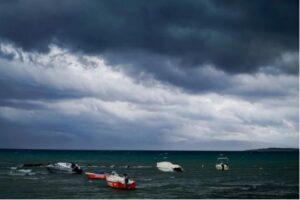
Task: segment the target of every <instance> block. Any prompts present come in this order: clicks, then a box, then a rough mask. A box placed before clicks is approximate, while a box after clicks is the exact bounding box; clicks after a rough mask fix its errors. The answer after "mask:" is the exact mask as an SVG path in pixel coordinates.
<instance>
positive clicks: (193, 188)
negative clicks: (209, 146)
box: [0, 150, 299, 199]
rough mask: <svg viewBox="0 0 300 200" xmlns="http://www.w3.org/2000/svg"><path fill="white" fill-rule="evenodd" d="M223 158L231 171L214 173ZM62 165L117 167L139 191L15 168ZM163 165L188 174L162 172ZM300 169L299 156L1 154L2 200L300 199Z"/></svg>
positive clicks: (95, 168)
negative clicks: (18, 171) (173, 165)
mask: <svg viewBox="0 0 300 200" xmlns="http://www.w3.org/2000/svg"><path fill="white" fill-rule="evenodd" d="M220 153H223V154H224V155H226V156H227V157H229V159H230V162H229V164H230V171H226V172H221V171H216V170H215V163H216V158H217V157H218V155H219V154H220ZM58 161H63V162H76V163H79V164H80V165H81V166H82V168H83V169H84V170H85V171H102V172H110V171H111V170H112V168H110V166H111V165H115V168H114V169H115V170H116V171H117V172H119V173H127V174H128V175H129V176H130V177H131V178H132V179H134V180H135V181H136V182H137V189H136V190H134V191H124V190H116V189H112V188H109V187H108V186H107V185H106V182H105V181H102V180H100V181H88V180H87V179H86V177H85V176H84V175H68V174H65V175H62V174H50V173H48V171H47V170H46V169H45V168H44V167H29V168H26V169H32V173H31V174H30V175H26V176H22V175H19V174H16V173H13V171H14V170H12V169H11V167H16V166H19V165H21V164H23V163H43V164H46V163H50V162H58ZM159 161H170V162H173V163H176V164H179V165H181V166H182V167H183V168H184V170H185V171H184V172H183V173H172V172H169V173H166V172H161V171H159V170H158V169H157V168H156V167H155V166H156V162H159ZM125 165H129V168H125V167H124V166H125ZM24 169H25V168H24ZM298 170H299V153H298V152H246V151H245V152H206V151H192V152H191V151H44V150H38V151H30V150H0V198H197V199H199V198H299V171H298Z"/></svg>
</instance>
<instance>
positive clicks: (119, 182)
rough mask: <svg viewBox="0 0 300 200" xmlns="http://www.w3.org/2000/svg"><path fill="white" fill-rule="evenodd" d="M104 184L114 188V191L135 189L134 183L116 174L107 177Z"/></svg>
mask: <svg viewBox="0 0 300 200" xmlns="http://www.w3.org/2000/svg"><path fill="white" fill-rule="evenodd" d="M126 179H127V180H126ZM106 182H107V185H108V186H109V187H112V188H116V189H125V190H134V189H136V183H135V181H133V180H130V179H128V178H126V177H125V176H120V175H118V174H117V173H116V172H112V174H111V175H108V176H107V177H106ZM125 182H127V183H125Z"/></svg>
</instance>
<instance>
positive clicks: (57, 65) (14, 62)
mask: <svg viewBox="0 0 300 200" xmlns="http://www.w3.org/2000/svg"><path fill="white" fill-rule="evenodd" d="M1 49H2V52H5V54H6V55H11V58H10V59H3V58H2V59H0V72H1V77H2V78H1V82H2V83H1V84H3V85H6V86H7V87H6V88H8V89H7V90H9V91H7V90H2V93H1V105H2V106H1V107H0V117H1V123H2V126H1V127H2V129H3V131H5V132H6V133H5V134H2V135H1V141H2V143H1V144H0V145H1V146H16V145H17V146H20V147H27V148H29V147H31V146H33V147H36V148H42V147H44V148H56V147H57V146H60V145H62V144H64V147H67V148H77V147H78V148H107V149H110V148H116V149H122V148H123V149H126V148H127V149H128V148H129V149H132V148H133V149H134V148H137V149H143V148H146V149H245V148H254V147H262V146H266V145H276V146H296V145H297V138H298V123H297V120H298V115H297V108H298V93H297V85H298V79H297V77H295V76H293V75H288V74H285V75H266V74H263V73H256V74H251V75H249V74H244V75H240V74H239V75H231V76H230V75H228V74H226V73H225V72H218V71H216V69H214V68H211V67H209V66H207V67H206V68H203V70H204V71H203V72H202V73H212V74H215V75H216V76H218V77H217V78H218V79H224V80H226V82H228V83H229V86H227V87H225V86H224V87H223V89H224V90H227V94H225V93H219V94H218V93H214V92H209V93H203V94H197V93H196V94H191V93H189V92H186V91H185V90H182V89H180V88H178V87H174V86H171V85H164V84H162V82H160V81H157V80H155V79H151V80H150V79H148V80H147V81H146V82H141V81H140V80H138V81H137V80H134V79H133V78H132V77H130V76H128V75H126V73H123V72H122V70H117V69H116V67H112V66H109V65H107V64H106V63H105V61H104V60H103V59H102V58H101V57H99V56H87V55H82V54H74V53H71V52H69V51H68V50H65V49H61V48H58V47H56V46H52V47H51V48H50V51H49V53H46V54H39V53H26V52H24V51H22V50H21V49H18V48H15V47H13V46H10V45H2V46H1ZM287 88H288V89H287ZM34 91H36V92H34ZM259 93H262V94H259ZM252 95H253V97H252V98H249V96H252ZM246 97H247V98H246ZM12 124H14V126H12ZM16 136H18V138H20V140H18V141H15V139H14V138H15V137H16ZM61 138H62V139H63V140H64V142H61V144H60V143H57V142H56V141H58V140H60V139H61ZM145 138H147V139H146V140H145ZM46 140H47V141H49V142H46ZM29 141H36V142H35V143H31V142H29Z"/></svg>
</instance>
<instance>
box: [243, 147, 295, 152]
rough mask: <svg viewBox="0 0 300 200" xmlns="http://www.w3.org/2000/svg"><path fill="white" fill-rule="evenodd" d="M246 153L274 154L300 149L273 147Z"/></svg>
mask: <svg viewBox="0 0 300 200" xmlns="http://www.w3.org/2000/svg"><path fill="white" fill-rule="evenodd" d="M245 151H259V152H274V151H277V152H278V151H299V149H298V148H276V147H271V148H262V149H249V150H245Z"/></svg>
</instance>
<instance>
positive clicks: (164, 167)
mask: <svg viewBox="0 0 300 200" xmlns="http://www.w3.org/2000/svg"><path fill="white" fill-rule="evenodd" d="M156 167H157V168H158V169H159V170H160V171H163V172H183V168H182V167H181V166H180V165H177V164H173V163H170V162H166V161H164V162H158V163H156Z"/></svg>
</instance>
